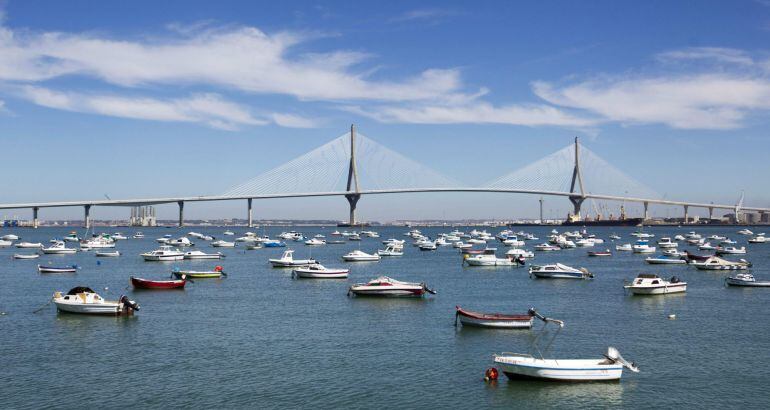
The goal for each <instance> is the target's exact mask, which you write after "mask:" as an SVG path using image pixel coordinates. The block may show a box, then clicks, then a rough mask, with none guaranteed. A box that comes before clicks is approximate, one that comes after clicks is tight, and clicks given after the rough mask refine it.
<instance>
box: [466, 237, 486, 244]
mask: <svg viewBox="0 0 770 410" xmlns="http://www.w3.org/2000/svg"><path fill="white" fill-rule="evenodd" d="M465 242H467V243H470V244H472V245H481V244H484V243H487V241H485V240H483V239H477V238H471V239H468V240H467V241H465Z"/></svg>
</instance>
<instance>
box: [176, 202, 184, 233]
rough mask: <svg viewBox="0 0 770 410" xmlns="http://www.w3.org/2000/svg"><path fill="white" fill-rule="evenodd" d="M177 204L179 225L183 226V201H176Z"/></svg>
mask: <svg viewBox="0 0 770 410" xmlns="http://www.w3.org/2000/svg"><path fill="white" fill-rule="evenodd" d="M177 204H178V205H179V226H180V227H182V226H184V201H179V202H177Z"/></svg>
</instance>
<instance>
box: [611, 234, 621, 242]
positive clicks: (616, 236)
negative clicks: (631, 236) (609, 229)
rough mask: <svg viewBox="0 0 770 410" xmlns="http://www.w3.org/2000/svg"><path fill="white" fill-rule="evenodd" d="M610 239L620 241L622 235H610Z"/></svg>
mask: <svg viewBox="0 0 770 410" xmlns="http://www.w3.org/2000/svg"><path fill="white" fill-rule="evenodd" d="M610 239H612V240H613V241H615V240H618V239H620V235H617V234H614V233H613V234H612V235H610Z"/></svg>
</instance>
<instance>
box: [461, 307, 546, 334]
mask: <svg viewBox="0 0 770 410" xmlns="http://www.w3.org/2000/svg"><path fill="white" fill-rule="evenodd" d="M457 318H458V319H459V320H460V323H462V324H463V326H473V327H483V328H490V329H530V328H531V327H532V320H533V319H532V316H529V315H503V314H498V313H492V314H489V313H478V312H470V311H467V310H463V309H461V308H459V307H458V308H457Z"/></svg>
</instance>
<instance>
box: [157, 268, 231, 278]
mask: <svg viewBox="0 0 770 410" xmlns="http://www.w3.org/2000/svg"><path fill="white" fill-rule="evenodd" d="M171 274H172V275H174V276H176V277H177V278H182V277H183V276H186V277H188V278H194V279H206V278H221V277H222V276H227V274H226V273H225V272H224V269H223V268H222V267H221V266H217V267H215V268H214V270H211V271H197V270H179V269H176V270H174V271H173V272H171Z"/></svg>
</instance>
